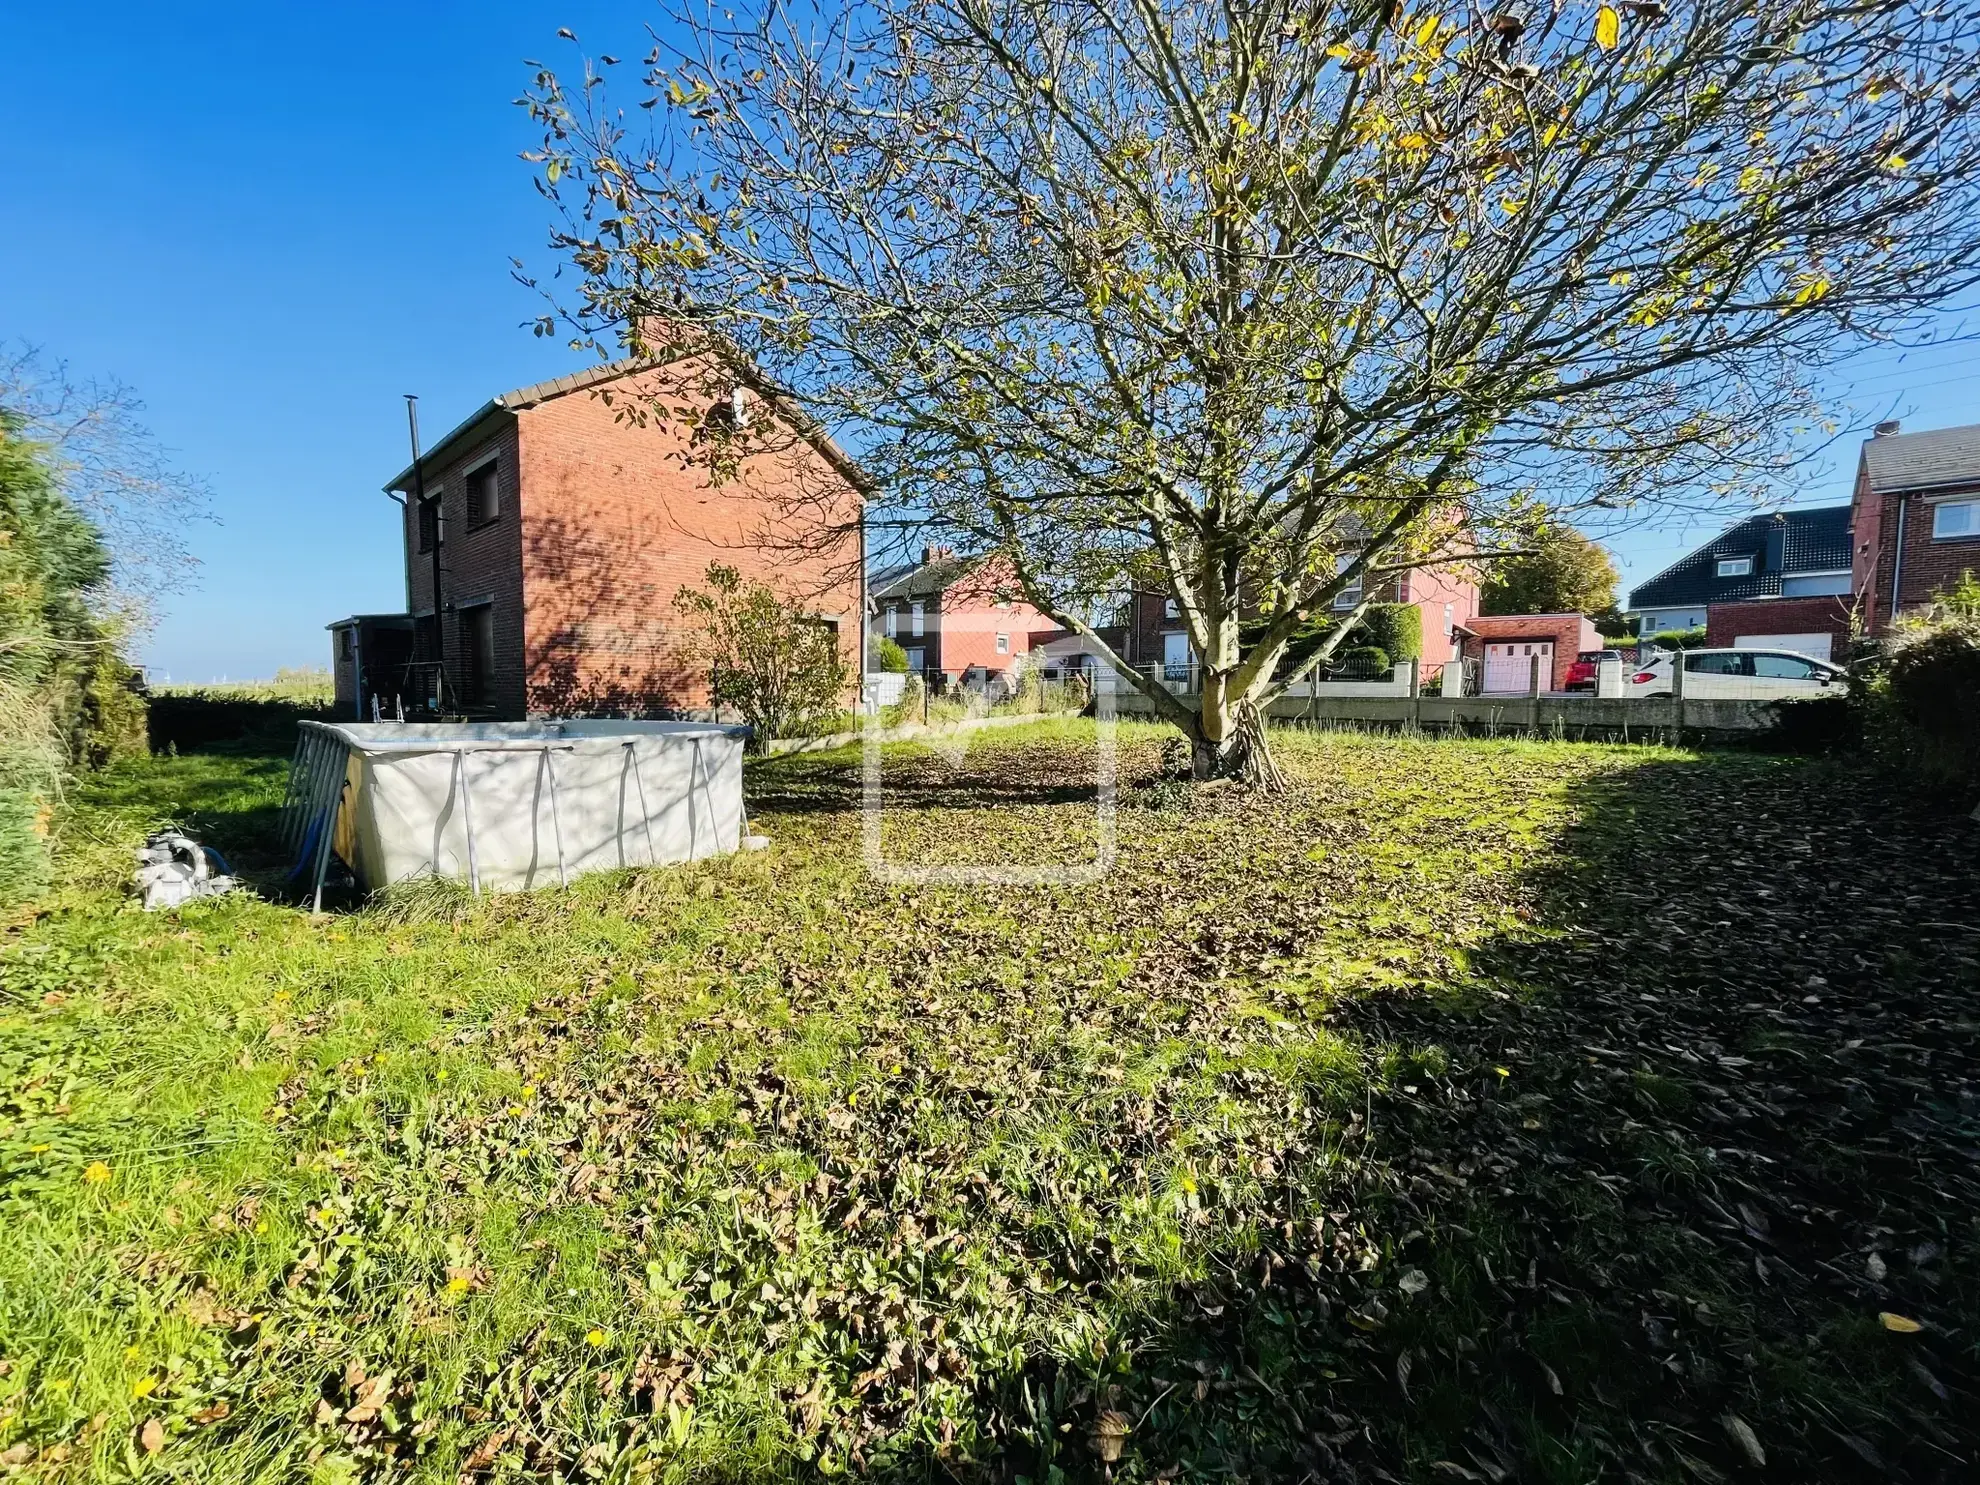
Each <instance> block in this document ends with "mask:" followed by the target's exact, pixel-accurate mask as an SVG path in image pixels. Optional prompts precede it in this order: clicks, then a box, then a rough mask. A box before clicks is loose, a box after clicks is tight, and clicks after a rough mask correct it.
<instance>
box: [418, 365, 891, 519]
mask: <svg viewBox="0 0 1980 1485" xmlns="http://www.w3.org/2000/svg"><path fill="white" fill-rule="evenodd" d="M649 364H650V363H649ZM641 369H642V363H641V362H639V361H637V360H631V359H627V360H619V361H610V362H607V363H605V364H604V365H602V366H593V367H589V368H588V369H586V370H584V371H574V372H571V373H570V374H569V375H567V376H556V377H552V378H550V380H549V381H547V382H532V383H530V385H528V386H527V387H517V388H516V389H515V390H514V391H512V392H501V393H497V394H496V395H495V396H493V397H491V398H489V399H488V400H487V401H486V402H484V403H482V404H481V406H480V407H478V408H476V409H475V410H474V411H473V412H471V413H469V414H468V415H467V416H466V417H465V418H463V419H462V420H461V421H460V422H458V423H456V424H455V425H454V426H453V427H452V428H450V429H448V430H447V432H446V433H444V434H442V435H441V437H440V440H439V442H438V443H435V444H434V445H433V446H432V447H431V448H429V449H423V450H421V451H420V457H419V462H420V463H422V464H424V465H426V466H427V467H428V468H431V467H432V466H433V462H434V460H435V459H437V458H438V457H439V456H440V455H441V454H443V453H445V452H446V451H447V449H449V448H450V447H451V446H452V445H454V444H456V443H459V442H460V441H462V440H463V439H465V438H466V437H467V435H468V434H470V433H472V432H473V431H474V430H475V429H476V428H478V427H479V426H480V425H481V424H482V423H483V422H484V421H486V420H487V419H489V418H492V417H494V416H495V415H496V414H498V413H505V412H506V413H517V412H522V411H524V410H525V409H527V408H532V407H535V406H537V405H538V404H539V403H544V402H549V401H550V400H551V399H553V398H557V397H565V396H568V395H569V394H570V393H572V392H582V391H584V390H585V389H586V388H587V387H595V386H598V385H599V384H600V383H603V382H609V381H616V380H618V379H619V378H620V377H622V376H630V375H632V374H633V373H634V372H636V371H639V370H641ZM742 379H743V380H744V381H745V382H747V383H748V385H749V386H750V387H751V389H752V390H754V391H755V392H756V394H757V395H758V396H760V397H762V398H763V400H764V401H766V402H768V403H770V404H771V405H772V406H773V407H775V408H776V409H777V411H778V412H779V413H780V414H782V415H783V416H784V417H785V418H786V419H788V420H789V421H790V423H791V424H792V425H793V426H794V427H795V428H796V429H797V431H798V432H799V433H800V434H801V435H802V436H803V438H804V440H805V442H807V443H809V444H810V445H811V446H812V447H813V448H814V449H816V450H817V451H818V453H819V454H821V455H822V456H823V457H824V459H825V461H826V462H827V463H828V464H830V465H831V466H832V467H833V469H834V470H836V471H837V472H838V473H839V475H840V476H841V477H842V478H844V479H845V481H846V482H847V483H848V484H850V485H851V486H852V487H853V488H854V489H855V490H857V491H858V492H859V493H860V494H861V495H865V494H866V493H867V492H868V491H869V490H870V489H872V487H873V481H872V478H871V477H870V476H869V475H868V474H867V473H866V471H865V470H863V469H861V468H860V467H859V464H858V462H857V461H856V460H855V459H854V458H853V457H852V455H850V454H848V453H847V452H846V451H845V450H844V449H842V448H840V447H839V445H838V443H837V442H836V441H835V440H834V439H833V437H832V435H831V434H829V433H827V432H826V431H825V430H824V429H823V428H822V427H820V426H819V424H818V423H817V421H816V420H815V419H813V418H812V417H811V416H810V414H808V413H806V412H805V411H803V410H802V409H801V408H798V407H795V406H793V405H792V403H791V401H790V399H789V398H788V397H786V396H785V395H784V394H783V393H781V392H780V391H778V390H777V389H776V388H774V387H772V386H770V385H769V384H768V383H767V382H765V381H764V380H763V379H762V377H761V376H760V375H758V374H756V373H755V372H754V370H753V369H751V368H745V369H744V370H743V372H742ZM412 483H413V466H412V465H410V464H408V465H407V466H406V467H405V468H404V469H402V470H400V471H399V472H398V474H397V475H395V476H394V477H393V478H392V479H391V480H389V481H388V482H387V483H386V485H385V492H386V493H387V494H392V493H394V492H398V491H404V490H409V489H411V488H412Z"/></svg>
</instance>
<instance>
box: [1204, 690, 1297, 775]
mask: <svg viewBox="0 0 1980 1485" xmlns="http://www.w3.org/2000/svg"><path fill="white" fill-rule="evenodd" d="M1190 745H1191V748H1190V776H1191V777H1192V778H1195V779H1197V780H1199V781H1201V780H1205V779H1237V780H1239V781H1241V782H1243V783H1245V784H1248V785H1250V786H1251V787H1252V788H1255V789H1260V790H1263V791H1264V792H1266V793H1268V794H1278V793H1282V792H1283V791H1284V790H1285V788H1286V776H1285V774H1284V773H1283V772H1281V771H1280V769H1279V765H1278V762H1277V760H1276V759H1274V758H1273V757H1272V746H1271V741H1270V739H1269V738H1268V737H1267V736H1266V731H1265V713H1264V711H1263V710H1262V709H1261V708H1260V707H1259V705H1258V703H1257V702H1255V701H1253V700H1252V699H1251V698H1250V697H1249V696H1238V697H1233V696H1232V694H1231V692H1230V689H1229V687H1228V686H1227V685H1225V684H1224V682H1223V680H1222V678H1221V677H1220V678H1218V679H1217V680H1215V681H1214V682H1213V680H1212V678H1211V677H1210V676H1208V675H1205V676H1204V678H1203V694H1202V696H1201V697H1200V698H1199V701H1198V709H1197V715H1196V731H1195V734H1194V735H1193V736H1192V737H1191V738H1190Z"/></svg>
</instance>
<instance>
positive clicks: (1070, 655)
mask: <svg viewBox="0 0 1980 1485" xmlns="http://www.w3.org/2000/svg"><path fill="white" fill-rule="evenodd" d="M1361 592H1362V590H1361V589H1360V588H1359V587H1355V588H1350V589H1347V590H1345V591H1344V592H1342V593H1340V594H1339V595H1338V596H1336V598H1335V599H1334V608H1335V610H1336V611H1337V612H1345V611H1346V610H1348V609H1351V608H1353V607H1354V606H1355V605H1356V604H1358V603H1360V602H1361ZM1374 601H1375V602H1377V603H1402V604H1408V605H1410V606H1411V607H1413V608H1414V609H1416V611H1417V614H1418V616H1419V618H1418V622H1419V623H1420V624H1421V625H1422V635H1423V637H1422V653H1421V658H1422V660H1423V663H1424V665H1425V666H1431V665H1441V664H1443V663H1444V662H1445V661H1448V660H1455V659H1458V658H1459V657H1460V653H1461V650H1462V646H1463V642H1464V636H1465V635H1466V634H1468V633H1469V632H1470V626H1471V623H1472V621H1473V620H1474V619H1476V618H1477V617H1478V583H1477V581H1476V580H1475V579H1474V578H1472V577H1470V576H1469V575H1468V574H1464V573H1460V572H1454V571H1452V570H1451V569H1450V568H1447V567H1425V568H1418V569H1417V570H1415V571H1413V572H1408V573H1404V574H1402V575H1401V576H1399V577H1395V578H1392V579H1389V580H1388V581H1386V582H1385V583H1384V584H1383V585H1382V587H1381V588H1380V589H1379V590H1378V591H1377V593H1376V595H1375V600H1374ZM1095 627H1096V629H1097V630H1098V632H1099V635H1100V637H1101V638H1102V639H1103V640H1105V641H1106V642H1107V643H1108V644H1109V645H1111V646H1112V647H1113V648H1114V650H1115V652H1116V653H1117V654H1119V655H1120V657H1121V658H1122V659H1123V660H1125V661H1127V663H1128V664H1129V665H1131V666H1133V667H1134V668H1135V669H1136V670H1140V671H1144V672H1145V671H1147V670H1148V669H1149V668H1150V667H1151V666H1159V667H1160V668H1161V671H1162V674H1163V675H1164V676H1165V677H1166V678H1167V679H1169V680H1171V681H1186V680H1187V679H1188V678H1189V677H1190V675H1191V673H1192V667H1193V666H1194V665H1195V661H1196V656H1195V653H1194V651H1193V650H1192V649H1191V647H1190V643H1189V633H1188V630H1187V627H1186V626H1185V624H1184V623H1183V619H1182V615H1181V611H1180V610H1179V608H1178V607H1177V605H1176V601H1175V599H1173V598H1172V597H1170V596H1169V595H1168V594H1167V593H1166V592H1158V591H1156V590H1153V589H1136V590H1135V591H1134V592H1133V593H1132V594H1130V595H1129V596H1128V598H1127V599H1126V600H1125V601H1124V602H1123V603H1122V604H1121V605H1120V608H1119V611H1118V613H1117V614H1116V617H1115V621H1114V622H1113V623H1111V624H1107V625H1104V626H1095ZM1033 643H1034V645H1035V646H1038V647H1040V648H1044V647H1046V646H1049V653H1050V655H1051V657H1052V662H1053V663H1054V664H1055V665H1058V666H1061V667H1071V666H1075V665H1085V666H1086V667H1088V668H1091V666H1092V665H1093V664H1096V663H1098V661H1097V659H1095V658H1091V657H1089V658H1085V659H1082V657H1084V656H1086V648H1085V646H1084V645H1083V643H1082V641H1081V639H1080V637H1079V636H1078V635H1076V634H1071V633H1069V632H1067V631H1065V630H1053V631H1052V632H1051V633H1050V634H1048V635H1041V636H1038V637H1036V638H1035V639H1034V641H1033Z"/></svg>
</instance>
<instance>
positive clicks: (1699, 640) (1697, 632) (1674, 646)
mask: <svg viewBox="0 0 1980 1485" xmlns="http://www.w3.org/2000/svg"><path fill="white" fill-rule="evenodd" d="M1643 643H1644V644H1649V645H1656V646H1657V647H1658V648H1659V649H1665V650H1702V649H1703V648H1704V647H1705V630H1704V628H1703V627H1702V626H1701V627H1699V628H1697V629H1666V630H1663V631H1662V632H1660V633H1657V634H1653V635H1651V636H1649V637H1648V638H1647V639H1645V640H1644V641H1643Z"/></svg>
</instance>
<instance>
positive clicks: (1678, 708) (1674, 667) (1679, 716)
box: [1671, 650, 1684, 742]
mask: <svg viewBox="0 0 1980 1485" xmlns="http://www.w3.org/2000/svg"><path fill="white" fill-rule="evenodd" d="M1671 715H1672V716H1673V717H1674V718H1675V719H1676V720H1675V722H1674V723H1673V725H1674V726H1675V727H1676V728H1677V730H1678V741H1680V742H1682V741H1683V740H1684V651H1683V650H1674V651H1672V652H1671Z"/></svg>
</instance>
